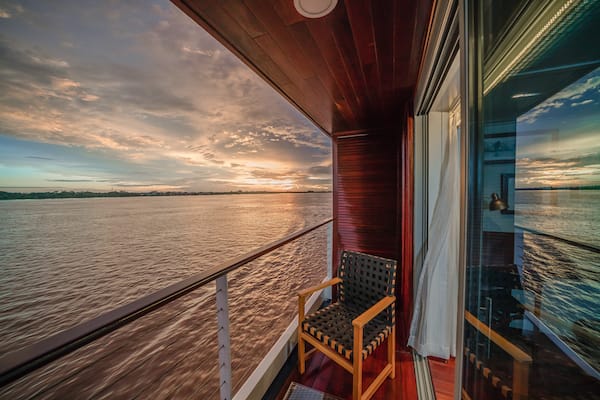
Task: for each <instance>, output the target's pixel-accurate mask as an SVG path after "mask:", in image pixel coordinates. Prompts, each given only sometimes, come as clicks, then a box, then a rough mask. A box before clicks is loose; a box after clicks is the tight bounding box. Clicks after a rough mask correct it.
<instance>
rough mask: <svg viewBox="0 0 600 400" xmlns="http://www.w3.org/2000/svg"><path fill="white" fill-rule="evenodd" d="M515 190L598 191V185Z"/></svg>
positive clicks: (599, 188) (599, 187)
mask: <svg viewBox="0 0 600 400" xmlns="http://www.w3.org/2000/svg"><path fill="white" fill-rule="evenodd" d="M515 190H600V185H592V186H562V187H560V186H556V187H555V186H545V187H536V188H515Z"/></svg>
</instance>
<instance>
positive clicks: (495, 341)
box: [463, 0, 600, 399]
mask: <svg viewBox="0 0 600 400" xmlns="http://www.w3.org/2000/svg"><path fill="white" fill-rule="evenodd" d="M500 3H501V2H495V1H491V0H486V1H484V2H478V1H474V0H473V1H471V2H470V7H471V8H472V9H473V10H475V12H474V13H473V15H477V16H479V17H478V18H475V20H473V21H471V22H472V23H471V26H469V32H470V35H472V37H474V39H475V40H476V46H475V49H476V51H475V52H474V53H473V54H472V55H471V56H474V57H477V58H478V59H479V62H474V63H473V64H472V65H480V66H481V67H480V68H481V70H479V71H476V70H472V71H469V82H470V85H471V86H472V87H473V88H475V89H476V90H478V92H476V93H477V96H479V99H480V100H479V101H475V102H474V105H473V107H474V109H472V110H471V111H470V113H471V115H476V116H477V118H478V119H477V120H475V121H471V123H472V126H471V128H470V132H469V135H470V136H469V137H470V139H469V140H470V147H471V148H472V149H475V150H474V151H473V152H472V153H471V157H473V158H474V159H475V160H476V162H473V163H472V164H471V167H470V168H471V170H470V171H469V176H470V182H469V188H470V191H471V193H470V204H469V207H470V209H471V210H472V212H471V214H470V219H469V225H468V230H469V244H468V245H469V249H470V251H469V253H468V259H467V271H466V282H465V287H466V296H465V308H466V323H465V335H464V346H465V352H464V361H463V363H464V364H463V397H465V398H467V397H468V398H472V399H506V398H513V399H517V398H521V399H524V398H527V399H554V398H557V399H558V398H566V397H571V398H574V399H579V398H581V399H587V398H595V397H594V396H597V393H600V383H599V382H600V372H599V371H600V350H599V349H600V211H598V210H600V47H599V46H598V45H597V43H596V40H597V39H596V38H597V37H600V32H599V29H598V21H599V20H600V1H572V0H566V1H554V0H552V1H547V2H512V1H511V2H502V4H500ZM501 5H502V7H501ZM500 8H502V10H500ZM491 201H496V202H497V203H496V206H495V207H491V203H490V202H491ZM498 201H500V203H498ZM498 204H502V207H499V206H498Z"/></svg>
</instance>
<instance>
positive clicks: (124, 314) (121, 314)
mask: <svg viewBox="0 0 600 400" xmlns="http://www.w3.org/2000/svg"><path fill="white" fill-rule="evenodd" d="M332 220H333V219H332V218H328V219H326V220H324V221H322V222H320V223H318V224H315V225H312V226H310V227H307V228H304V229H301V230H299V231H296V232H294V233H291V234H289V235H287V236H285V237H283V238H281V239H279V240H276V241H274V242H271V243H269V244H267V245H265V246H262V247H260V248H258V249H256V250H253V251H251V252H249V253H246V254H244V255H242V256H239V257H237V258H234V259H233V260H230V261H227V262H225V263H223V264H221V265H218V266H216V267H214V268H211V269H209V270H207V271H204V272H201V273H199V274H196V275H193V276H191V277H189V278H187V279H184V280H182V281H180V282H178V283H175V284H173V285H170V286H168V287H166V288H164V289H161V290H159V291H157V292H154V293H152V294H150V295H147V296H145V297H142V298H140V299H137V300H135V301H133V302H131V303H129V304H126V305H124V306H121V307H118V308H116V309H114V310H111V311H109V312H107V313H104V314H102V315H100V316H98V317H96V318H93V319H91V320H89V321H86V322H84V323H82V324H79V325H77V326H75V327H72V328H69V329H67V330H64V331H62V332H60V333H57V334H55V335H52V336H50V337H48V338H46V339H43V340H41V341H39V342H37V343H34V344H32V345H29V346H27V347H25V348H23V349H20V350H18V351H15V352H12V353H8V354H6V355H4V356H2V357H1V358H0V387H4V386H6V385H8V384H9V383H11V382H14V381H16V380H17V379H19V378H22V377H23V376H25V375H27V374H29V373H31V372H33V371H35V370H37V369H39V368H41V367H43V366H45V365H47V364H49V363H50V362H52V361H55V360H57V359H59V358H61V357H63V356H65V355H67V354H69V353H72V352H73V351H75V350H77V349H79V348H81V347H83V346H85V345H86V344H88V343H91V342H93V341H94V340H97V339H99V338H101V337H103V336H105V335H107V334H109V333H111V332H113V331H115V330H116V329H118V328H120V327H122V326H124V325H126V324H129V323H131V322H133V321H135V320H137V319H139V318H141V317H143V316H144V315H146V314H148V313H150V312H152V311H153V310H156V309H158V308H160V307H162V306H164V305H166V304H168V303H170V302H172V301H173V300H175V299H178V298H180V297H181V296H183V295H185V294H187V293H190V292H191V291H193V290H195V289H198V288H200V287H202V286H204V285H206V284H208V283H210V282H212V281H216V293H215V297H216V304H217V323H218V346H219V373H220V378H221V383H220V385H219V386H220V393H221V396H220V397H221V399H228V400H229V399H231V398H232V396H231V392H232V390H231V387H232V380H231V356H230V336H229V309H228V298H229V297H228V285H227V274H228V273H230V272H233V271H235V270H237V269H238V268H240V267H242V266H244V265H245V264H247V263H249V262H251V261H253V260H256V259H257V258H259V257H261V256H263V255H265V254H267V253H270V252H271V251H273V250H275V249H278V248H279V247H282V246H284V245H285V244H288V243H290V242H292V241H294V240H296V239H298V238H300V237H301V236H304V235H306V234H308V233H309V232H312V231H314V230H316V229H317V228H320V227H322V226H324V225H326V224H328V223H330V222H331V221H332Z"/></svg>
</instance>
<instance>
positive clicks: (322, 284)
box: [298, 278, 342, 298]
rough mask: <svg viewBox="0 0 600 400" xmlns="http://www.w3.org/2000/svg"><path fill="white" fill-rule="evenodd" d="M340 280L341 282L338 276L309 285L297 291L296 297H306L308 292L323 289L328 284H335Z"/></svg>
mask: <svg viewBox="0 0 600 400" xmlns="http://www.w3.org/2000/svg"><path fill="white" fill-rule="evenodd" d="M340 282H342V280H341V279H340V278H333V279H331V280H328V281H326V282H323V283H321V284H319V285H316V286H312V287H309V288H308V289H304V290H301V291H299V292H298V297H300V298H303V297H306V296H308V295H309V294H311V293H314V292H316V291H317V290H321V289H324V288H326V287H328V286H333V285H336V284H338V283H340Z"/></svg>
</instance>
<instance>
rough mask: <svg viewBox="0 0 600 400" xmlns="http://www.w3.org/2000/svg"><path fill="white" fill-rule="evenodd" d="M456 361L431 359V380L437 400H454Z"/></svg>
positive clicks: (452, 359)
mask: <svg viewBox="0 0 600 400" xmlns="http://www.w3.org/2000/svg"><path fill="white" fill-rule="evenodd" d="M455 364H456V360H455V359H454V358H451V359H450V360H448V361H446V360H440V359H436V358H431V357H430V358H429V371H430V372H431V380H432V382H433V389H434V390H435V397H436V400H453V399H454V368H455Z"/></svg>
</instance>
